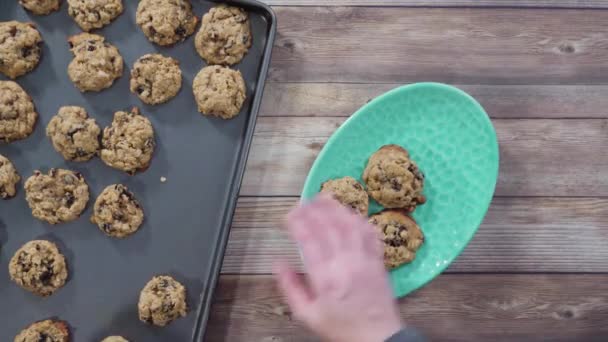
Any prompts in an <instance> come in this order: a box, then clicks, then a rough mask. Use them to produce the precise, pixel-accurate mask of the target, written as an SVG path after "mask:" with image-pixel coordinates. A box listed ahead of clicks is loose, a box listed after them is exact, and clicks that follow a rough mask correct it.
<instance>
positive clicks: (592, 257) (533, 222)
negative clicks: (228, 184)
mask: <svg viewBox="0 0 608 342" xmlns="http://www.w3.org/2000/svg"><path fill="white" fill-rule="evenodd" d="M297 202H298V199H297V198H284V197H283V198H241V199H240V200H239V203H238V207H237V211H236V215H235V217H234V221H233V229H232V234H231V236H230V242H229V244H228V250H227V252H226V256H225V258H224V266H223V270H222V272H223V273H225V274H240V273H247V274H268V273H272V264H273V262H275V261H276V260H286V261H289V262H291V263H292V264H294V265H297V266H298V267H301V263H300V258H299V254H298V251H297V249H296V247H295V245H294V244H293V243H291V241H290V240H289V239H288V237H287V236H286V234H285V233H284V232H283V231H282V229H281V227H282V223H283V219H284V217H285V215H286V214H287V213H288V211H289V210H290V209H291V208H292V207H293V206H295V205H297ZM607 227H608V199H593V198H495V199H494V201H493V202H492V205H491V207H490V210H489V212H488V215H487V216H486V218H485V220H484V223H483V224H482V225H481V227H480V229H479V231H478V232H477V234H476V236H475V238H474V239H473V241H471V243H470V244H469V246H468V247H467V248H466V249H465V251H464V253H463V254H462V255H461V256H460V257H459V258H458V259H457V260H456V261H455V262H454V264H452V266H450V268H449V269H448V272H452V273H461V272H608V263H607V262H606V260H608V230H607V229H606V228H607ZM423 229H424V227H423ZM300 269H301V268H300Z"/></svg>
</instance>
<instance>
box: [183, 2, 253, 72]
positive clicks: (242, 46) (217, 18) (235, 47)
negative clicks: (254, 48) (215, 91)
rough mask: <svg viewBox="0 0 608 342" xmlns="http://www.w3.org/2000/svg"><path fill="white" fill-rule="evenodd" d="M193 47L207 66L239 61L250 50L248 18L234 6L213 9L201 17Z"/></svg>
mask: <svg viewBox="0 0 608 342" xmlns="http://www.w3.org/2000/svg"><path fill="white" fill-rule="evenodd" d="M194 45H195V47H196V51H198V54H199V55H201V57H203V58H204V59H205V60H206V61H207V63H208V64H224V65H226V64H227V65H233V64H236V63H238V62H240V61H241V60H242V59H243V56H245V54H246V53H247V51H249V48H250V47H251V25H250V23H249V15H247V12H245V11H244V10H243V9H241V8H238V7H233V6H226V5H219V6H216V7H213V8H212V9H211V10H209V13H207V14H205V15H204V16H203V20H202V25H201V29H200V30H199V31H198V33H197V34H196V38H195V41H194Z"/></svg>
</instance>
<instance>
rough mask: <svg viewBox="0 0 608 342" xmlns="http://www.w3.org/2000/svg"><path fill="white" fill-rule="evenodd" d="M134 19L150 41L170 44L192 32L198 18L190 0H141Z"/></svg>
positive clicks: (179, 40)
mask: <svg viewBox="0 0 608 342" xmlns="http://www.w3.org/2000/svg"><path fill="white" fill-rule="evenodd" d="M135 21H136V22H137V25H139V27H140V28H141V29H142V31H144V34H145V35H146V37H148V40H150V41H151V42H154V43H156V44H158V45H172V44H175V43H178V42H181V41H184V39H186V38H187V37H188V36H190V35H191V34H193V33H194V30H195V29H196V24H197V23H198V18H197V17H196V16H195V15H194V12H192V5H191V4H190V0H141V1H140V2H139V5H137V14H136V15H135Z"/></svg>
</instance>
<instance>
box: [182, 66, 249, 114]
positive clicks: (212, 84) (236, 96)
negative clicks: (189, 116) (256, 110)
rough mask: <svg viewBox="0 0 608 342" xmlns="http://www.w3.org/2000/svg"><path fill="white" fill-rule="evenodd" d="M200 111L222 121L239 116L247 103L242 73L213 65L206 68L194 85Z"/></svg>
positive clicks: (196, 78) (197, 76)
mask: <svg viewBox="0 0 608 342" xmlns="http://www.w3.org/2000/svg"><path fill="white" fill-rule="evenodd" d="M192 88H193V91H194V97H195V99H196V103H197V104H198V111H199V112H201V113H203V114H205V115H214V116H218V117H220V118H222V119H231V118H233V117H235V116H236V115H238V114H239V112H240V111H241V107H242V106H243V103H244V102H245V98H246V88H245V80H243V75H241V72H240V71H237V70H232V69H230V68H227V67H223V66H219V65H212V66H207V67H204V68H203V69H202V70H201V71H200V72H199V73H198V75H196V77H195V78H194V82H193V85H192Z"/></svg>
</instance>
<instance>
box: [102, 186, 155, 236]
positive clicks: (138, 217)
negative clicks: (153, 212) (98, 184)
mask: <svg viewBox="0 0 608 342" xmlns="http://www.w3.org/2000/svg"><path fill="white" fill-rule="evenodd" d="M143 221H144V211H143V209H142V208H141V205H140V204H139V202H138V201H137V199H136V198H135V195H133V193H132V192H131V191H129V189H127V187H126V186H124V185H122V184H114V185H110V186H108V187H106V188H105V189H104V190H103V192H102V193H101V195H99V197H97V200H96V201H95V208H94V211H93V216H92V217H91V222H93V223H95V224H96V225H97V226H98V227H99V229H100V230H101V231H102V232H104V233H105V234H106V235H108V236H112V237H117V238H124V237H127V236H129V235H131V234H133V233H135V232H136V231H137V229H139V227H140V226H141V224H142V222H143Z"/></svg>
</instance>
